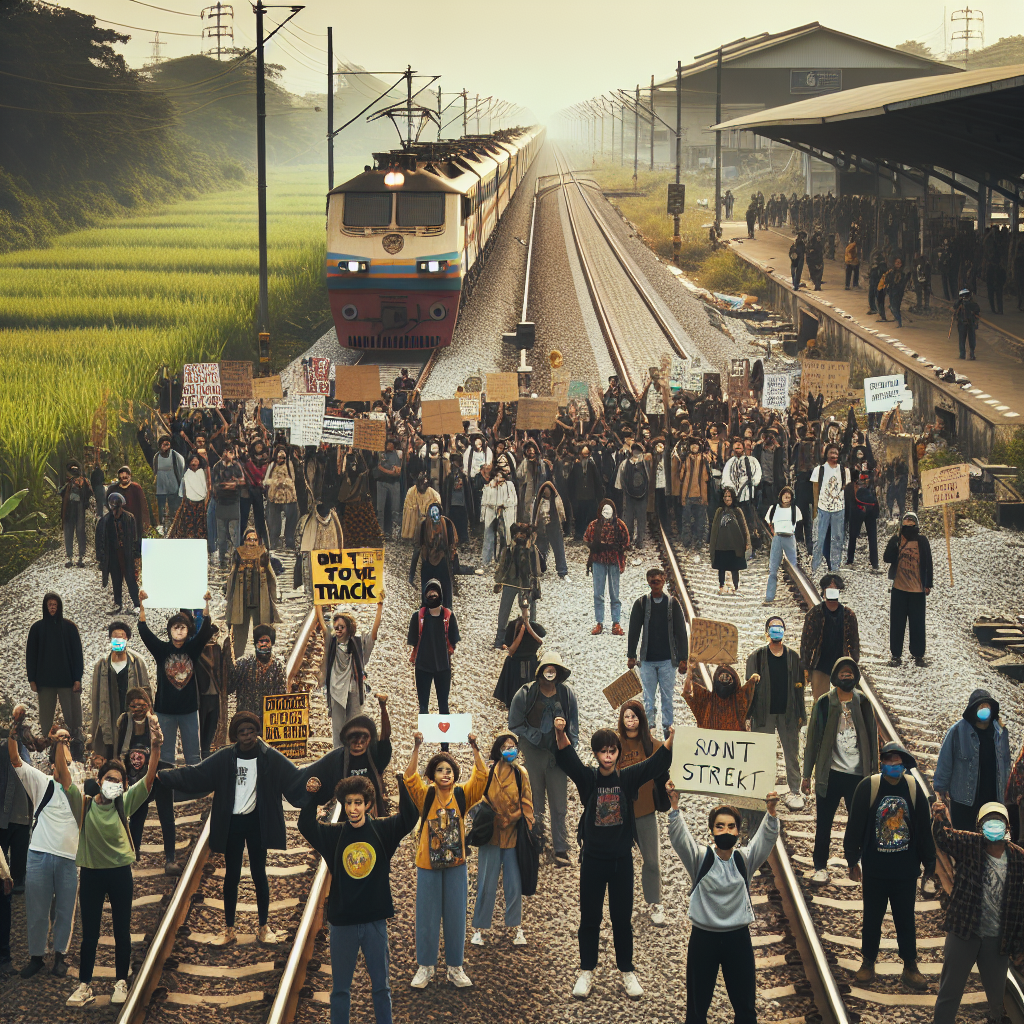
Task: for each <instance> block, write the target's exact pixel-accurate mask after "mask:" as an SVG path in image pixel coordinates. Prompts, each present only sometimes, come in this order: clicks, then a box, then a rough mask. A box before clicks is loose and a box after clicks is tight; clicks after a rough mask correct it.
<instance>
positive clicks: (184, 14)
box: [131, 0, 202, 18]
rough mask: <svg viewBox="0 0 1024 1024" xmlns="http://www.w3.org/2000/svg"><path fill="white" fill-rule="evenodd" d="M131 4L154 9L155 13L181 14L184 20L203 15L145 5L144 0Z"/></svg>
mask: <svg viewBox="0 0 1024 1024" xmlns="http://www.w3.org/2000/svg"><path fill="white" fill-rule="evenodd" d="M131 3H133V4H138V5H139V6H140V7H152V8H153V10H154V11H166V12H167V13H168V14H180V15H181V16H182V17H183V18H201V17H202V15H201V14H196V13H195V12H194V11H172V10H171V9H170V7H157V6H156V4H147V3H143V0H131Z"/></svg>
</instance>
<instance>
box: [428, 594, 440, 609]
mask: <svg viewBox="0 0 1024 1024" xmlns="http://www.w3.org/2000/svg"><path fill="white" fill-rule="evenodd" d="M426 603H427V607H428V608H436V607H437V606H438V605H439V604H440V603H441V597H440V595H439V594H427V597H426Z"/></svg>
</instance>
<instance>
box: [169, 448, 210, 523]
mask: <svg viewBox="0 0 1024 1024" xmlns="http://www.w3.org/2000/svg"><path fill="white" fill-rule="evenodd" d="M178 493H179V495H180V497H181V504H180V505H179V506H178V511H177V512H176V513H175V515H174V521H173V522H172V523H171V528H170V529H169V530H168V531H167V536H168V537H171V538H174V539H180V538H183V539H186V540H188V539H191V540H206V537H207V533H206V502H207V500H208V499H209V497H210V474H209V470H208V469H207V466H206V461H205V460H204V459H203V458H202V456H201V455H200V454H199V453H198V452H192V454H191V455H190V456H189V457H188V465H187V466H186V468H185V472H184V473H183V474H182V477H181V488H180V490H179V491H178Z"/></svg>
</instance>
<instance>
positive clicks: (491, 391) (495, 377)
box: [485, 373, 519, 402]
mask: <svg viewBox="0 0 1024 1024" xmlns="http://www.w3.org/2000/svg"><path fill="white" fill-rule="evenodd" d="M485 390H486V391H487V401H488V402H518V401H519V374H518V373H489V374H487V387H486V389H485Z"/></svg>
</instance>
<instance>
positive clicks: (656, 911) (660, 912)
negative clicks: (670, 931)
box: [651, 903, 665, 928]
mask: <svg viewBox="0 0 1024 1024" xmlns="http://www.w3.org/2000/svg"><path fill="white" fill-rule="evenodd" d="M651 924H653V925H657V926H658V927H659V928H662V927H664V925H665V904H664V903H652V904H651Z"/></svg>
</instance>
